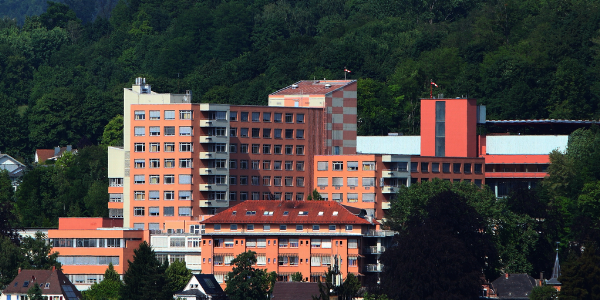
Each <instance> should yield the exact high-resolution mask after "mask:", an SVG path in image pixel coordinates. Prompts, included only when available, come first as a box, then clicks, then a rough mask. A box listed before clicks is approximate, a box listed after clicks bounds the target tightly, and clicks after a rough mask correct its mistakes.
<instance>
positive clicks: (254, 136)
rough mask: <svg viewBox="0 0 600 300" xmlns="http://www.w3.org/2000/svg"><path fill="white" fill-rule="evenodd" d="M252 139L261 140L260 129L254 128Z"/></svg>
mask: <svg viewBox="0 0 600 300" xmlns="http://www.w3.org/2000/svg"><path fill="white" fill-rule="evenodd" d="M252 137H253V138H259V137H260V128H252Z"/></svg>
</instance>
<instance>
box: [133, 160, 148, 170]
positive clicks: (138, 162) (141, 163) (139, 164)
mask: <svg viewBox="0 0 600 300" xmlns="http://www.w3.org/2000/svg"><path fill="white" fill-rule="evenodd" d="M133 164H134V167H135V168H136V169H143V168H145V167H146V160H144V159H136V160H134V161H133Z"/></svg>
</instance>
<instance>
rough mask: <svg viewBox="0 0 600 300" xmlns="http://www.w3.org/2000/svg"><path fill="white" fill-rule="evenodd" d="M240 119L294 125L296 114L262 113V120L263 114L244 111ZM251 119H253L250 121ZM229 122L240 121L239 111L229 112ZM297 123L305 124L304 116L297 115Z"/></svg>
mask: <svg viewBox="0 0 600 300" xmlns="http://www.w3.org/2000/svg"><path fill="white" fill-rule="evenodd" d="M239 116H240V118H239V120H240V121H242V122H248V121H249V120H251V121H252V122H266V123H270V122H275V123H283V122H284V121H285V123H294V114H293V113H285V114H284V113H270V112H262V118H261V112H252V113H249V112H246V111H243V112H241V113H240V114H239ZM271 116H273V119H272V120H271ZM250 117H251V119H249V118H250ZM229 120H230V121H232V122H236V121H238V112H237V111H231V112H229ZM295 122H296V123H304V122H305V120H304V114H296V120H295Z"/></svg>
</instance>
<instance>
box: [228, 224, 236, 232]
mask: <svg viewBox="0 0 600 300" xmlns="http://www.w3.org/2000/svg"><path fill="white" fill-rule="evenodd" d="M229 230H231V231H235V230H238V226H237V224H231V225H229Z"/></svg>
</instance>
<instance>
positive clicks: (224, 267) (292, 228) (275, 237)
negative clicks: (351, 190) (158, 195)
mask: <svg viewBox="0 0 600 300" xmlns="http://www.w3.org/2000/svg"><path fill="white" fill-rule="evenodd" d="M351 210H353V211H355V210H356V209H353V208H350V209H348V208H347V207H344V206H342V205H341V204H339V203H337V202H335V201H265V200H258V201H246V202H243V203H240V204H238V205H236V206H233V207H231V208H229V209H227V210H225V211H223V212H220V213H218V214H217V215H215V216H213V217H211V218H209V219H207V220H205V221H203V222H202V224H204V225H205V226H206V232H205V233H204V235H203V237H202V270H203V272H204V273H212V274H215V277H216V278H217V281H218V282H219V283H221V284H224V283H225V281H226V279H227V278H226V275H227V273H228V272H230V271H231V268H232V266H231V261H232V260H233V259H234V258H235V257H236V256H237V255H239V254H240V253H243V252H246V251H250V250H251V251H254V252H256V253H257V260H258V261H257V264H256V267H257V268H259V269H265V270H267V271H269V272H271V271H274V272H276V273H277V274H278V279H279V280H280V281H289V280H291V275H292V274H294V273H296V272H300V273H302V275H303V278H304V279H305V280H307V281H312V282H315V281H319V280H321V278H322V276H324V274H325V273H326V272H327V270H328V267H329V266H331V265H332V263H333V262H334V260H335V259H338V261H339V262H340V272H341V275H342V277H343V278H345V277H346V275H347V274H349V273H353V274H355V275H360V274H362V273H364V272H369V274H374V275H377V273H378V272H381V269H382V267H381V265H380V264H379V261H378V258H379V254H381V253H382V252H383V251H384V250H385V247H386V246H388V243H389V240H390V238H389V237H390V236H391V235H393V233H392V232H386V231H381V230H377V229H379V223H378V222H377V221H375V220H374V219H372V218H369V217H364V218H363V217H360V216H364V215H365V213H364V212H361V210H358V212H351ZM365 255H368V257H365ZM371 256H372V257H371Z"/></svg>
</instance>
